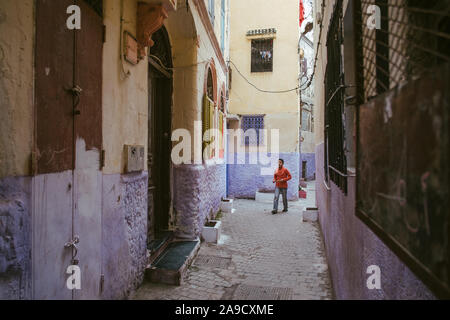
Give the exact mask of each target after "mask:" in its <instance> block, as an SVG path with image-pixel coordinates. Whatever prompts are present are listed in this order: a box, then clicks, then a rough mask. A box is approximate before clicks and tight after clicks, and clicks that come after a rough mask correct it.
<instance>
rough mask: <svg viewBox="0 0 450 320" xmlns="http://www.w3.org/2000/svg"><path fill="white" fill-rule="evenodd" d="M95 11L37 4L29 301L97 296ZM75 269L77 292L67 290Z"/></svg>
mask: <svg viewBox="0 0 450 320" xmlns="http://www.w3.org/2000/svg"><path fill="white" fill-rule="evenodd" d="M73 4H76V5H77V6H79V7H80V10H81V29H80V30H69V29H68V27H67V24H66V20H67V18H68V14H67V13H66V10H67V8H68V7H69V6H70V5H73ZM97 12H98V10H97V11H96V10H94V8H93V7H92V6H91V5H89V4H88V3H87V2H86V1H84V0H79V1H75V2H74V1H70V0H38V1H36V53H35V54H36V65H35V74H36V78H35V88H36V89H35V90H36V94H35V97H36V98H35V105H36V112H35V114H36V119H35V126H36V144H35V161H34V164H35V165H34V170H33V173H34V175H35V178H34V184H33V296H34V298H35V299H72V298H87V299H92V298H96V297H98V295H99V285H100V276H101V171H100V155H101V145H102V111H101V110H102V108H101V95H102V44H103V24H102V18H101V16H100V15H99V14H98V13H97ZM99 12H101V11H99ZM77 239H78V240H77ZM74 240H75V242H77V243H73V241H74ZM74 264H75V265H78V267H79V268H80V270H81V273H80V275H81V289H80V290H70V289H68V288H67V285H66V280H67V278H68V277H69V275H68V274H67V273H66V270H67V268H68V266H69V265H74Z"/></svg>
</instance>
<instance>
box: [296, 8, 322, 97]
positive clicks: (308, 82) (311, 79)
mask: <svg viewBox="0 0 450 320" xmlns="http://www.w3.org/2000/svg"><path fill="white" fill-rule="evenodd" d="M324 13H325V1H324V0H323V1H322V10H321V17H320V25H319V39H318V41H317V48H316V57H315V58H314V67H313V72H312V73H311V76H310V78H309V80H308V81H307V82H306V87H304V88H303V87H302V86H300V87H301V88H300V90H306V89H308V88H309V87H310V86H311V84H312V81H313V79H314V75H315V74H316V69H317V60H318V58H319V48H320V40H322V29H323V19H324Z"/></svg>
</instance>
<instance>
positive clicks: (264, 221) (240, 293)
mask: <svg viewBox="0 0 450 320" xmlns="http://www.w3.org/2000/svg"><path fill="white" fill-rule="evenodd" d="M313 188H314V183H309V185H308V199H305V200H300V201H297V202H290V203H289V212H288V213H287V214H284V213H280V214H277V215H272V214H271V209H272V204H271V203H269V202H256V201H254V200H237V201H235V205H234V208H235V212H234V213H225V214H223V216H222V218H221V220H222V225H223V229H222V236H221V239H220V242H219V244H218V245H212V244H206V243H202V246H201V249H200V251H199V254H198V256H197V258H196V259H195V261H194V263H193V265H192V266H191V267H190V270H189V272H188V275H187V279H186V281H185V282H184V284H183V285H181V286H179V287H177V286H169V285H162V284H154V283H144V284H143V285H142V286H141V287H140V288H139V290H138V291H137V292H136V294H135V295H134V296H133V297H132V298H133V299H182V300H183V299H187V300H196V299H201V300H210V299H211V300H216V299H226V300H228V299H231V300H233V299H255V300H258V299H268V300H276V299H280V300H290V299H294V300H296V299H331V298H332V288H331V283H330V277H329V273H328V267H327V263H326V258H325V255H324V249H323V242H322V239H321V234H320V230H319V225H318V223H317V222H302V221H301V212H302V209H303V208H305V207H308V206H311V205H313V204H314V190H313Z"/></svg>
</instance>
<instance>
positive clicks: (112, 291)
mask: <svg viewBox="0 0 450 320" xmlns="http://www.w3.org/2000/svg"><path fill="white" fill-rule="evenodd" d="M147 179H148V174H147V173H146V172H144V173H142V174H127V175H119V174H112V175H104V176H103V202H104V205H103V210H102V212H103V213H102V222H103V223H102V238H103V241H102V272H103V274H104V277H105V283H104V290H103V295H102V298H103V299H124V298H126V297H127V296H128V295H129V294H130V293H131V292H132V291H134V290H135V289H136V288H137V287H138V286H139V285H140V284H141V282H142V280H143V278H144V270H145V266H146V254H147V252H146V249H147V186H148V182H147Z"/></svg>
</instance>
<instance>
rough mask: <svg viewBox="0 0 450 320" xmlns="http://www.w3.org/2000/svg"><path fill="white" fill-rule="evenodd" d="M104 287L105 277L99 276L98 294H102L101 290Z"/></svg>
mask: <svg viewBox="0 0 450 320" xmlns="http://www.w3.org/2000/svg"><path fill="white" fill-rule="evenodd" d="M104 286H105V275H103V274H102V275H101V276H100V294H102V293H103V288H104Z"/></svg>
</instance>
